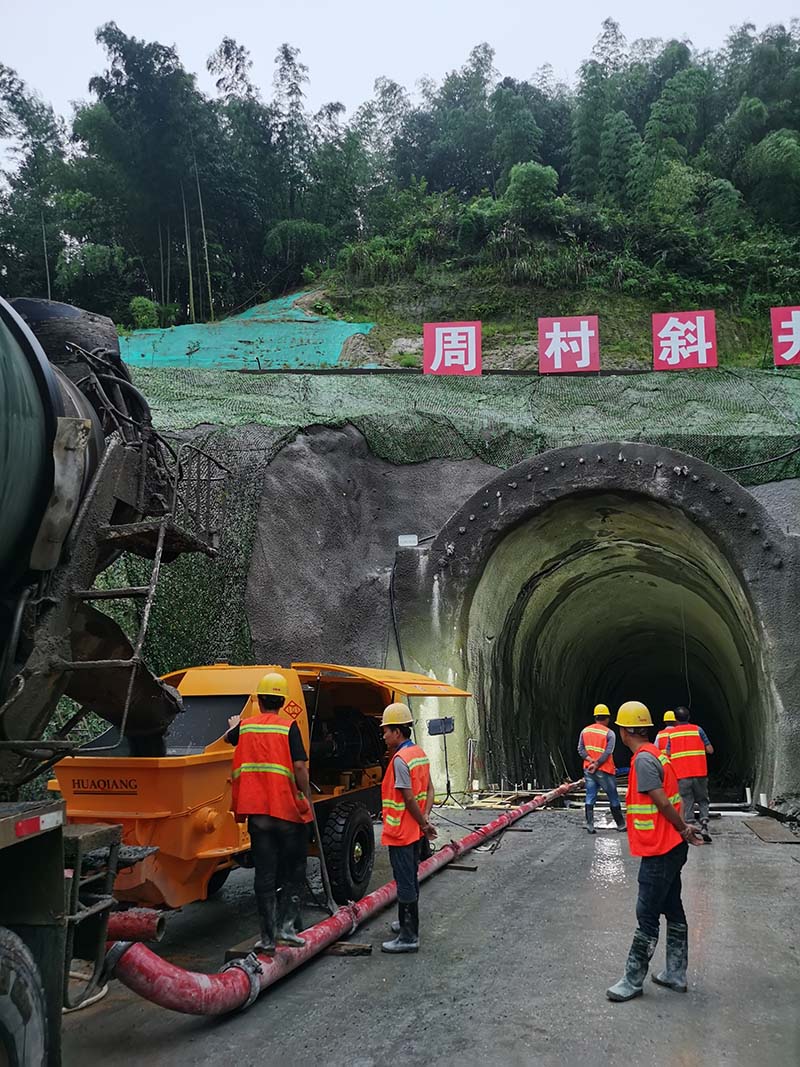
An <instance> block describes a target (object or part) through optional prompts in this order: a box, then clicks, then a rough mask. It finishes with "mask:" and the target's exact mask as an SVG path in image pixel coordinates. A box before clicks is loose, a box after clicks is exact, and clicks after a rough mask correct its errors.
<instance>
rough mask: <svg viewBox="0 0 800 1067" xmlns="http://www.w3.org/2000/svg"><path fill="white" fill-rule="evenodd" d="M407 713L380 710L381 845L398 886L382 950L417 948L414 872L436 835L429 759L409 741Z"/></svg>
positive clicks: (402, 707) (401, 707)
mask: <svg viewBox="0 0 800 1067" xmlns="http://www.w3.org/2000/svg"><path fill="white" fill-rule="evenodd" d="M413 721H414V720H413V716H412V715H411V709H410V708H409V707H408V706H407V705H406V704H390V705H389V706H388V707H387V708H386V709H385V710H384V712H383V718H382V720H381V727H382V729H383V740H384V741H385V742H386V747H387V749H388V750H389V764H388V766H387V768H386V774H385V775H384V776H383V783H382V785H381V801H382V810H383V833H382V834H381V844H383V845H388V846H389V860H390V862H391V864H392V873H393V874H394V877H395V881H396V882H397V916H398V919H397V923H393V924H392V929H393V930H394V931H395V932H396V934H397V937H395V938H394V939H393V940H392V941H384V943H383V944H382V945H381V949H382V950H383V951H384V952H417V951H418V950H419V880H418V878H417V868H418V867H419V862H420V848H421V844H422V840H423V838H425V837H428V838H434V837H436V829H435V827H434V826H433V825H432V824H431V823H430V822H429V821H428V816H429V815H430V811H431V808H432V807H433V799H434V792H433V784H432V782H431V772H430V766H429V762H428V757H427V756H426V755H425V753H424V752H423V751H422V749H421V748H420V747H419V745H415V744H414V743H413V741H412V740H411V723H412V722H413Z"/></svg>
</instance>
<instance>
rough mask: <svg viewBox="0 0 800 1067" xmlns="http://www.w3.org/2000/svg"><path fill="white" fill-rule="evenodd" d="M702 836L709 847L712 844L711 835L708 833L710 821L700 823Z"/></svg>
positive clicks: (705, 820)
mask: <svg viewBox="0 0 800 1067" xmlns="http://www.w3.org/2000/svg"><path fill="white" fill-rule="evenodd" d="M700 834H701V836H702V838H703V840H704V841H705V843H706V844H707V845H710V844H711V834H710V833H709V832H708V819H704V820H703V821H702V822H701V823H700Z"/></svg>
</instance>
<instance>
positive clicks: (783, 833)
mask: <svg viewBox="0 0 800 1067" xmlns="http://www.w3.org/2000/svg"><path fill="white" fill-rule="evenodd" d="M744 824H745V826H746V827H747V829H748V830H752V831H753V833H754V834H755V835H756V837H760V838H761V840H762V841H767V842H769V843H770V844H771V845H800V836H798V835H797V834H793V833H792V831H791V830H790V829H789V827H788V826H784V824H783V823H780V822H776V821H775V820H774V819H769V818H764V817H763V816H758V817H757V818H755V819H745V820H744Z"/></svg>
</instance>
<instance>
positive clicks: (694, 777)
mask: <svg viewBox="0 0 800 1067" xmlns="http://www.w3.org/2000/svg"><path fill="white" fill-rule="evenodd" d="M690 717H691V716H690V712H689V709H688V708H684V707H680V708H676V709H675V718H676V719H677V723H676V725H675V727H674V729H672V730H670V732H669V737H668V739H667V755H668V756H669V760H670V763H671V764H672V766H673V767H674V768H675V774H676V775H677V776H678V788H679V789H680V793H681V800H682V801H683V817H684V819H685V820H686V821H687V822H691V821H692V819H693V818H694V806H695V803H696V804H697V808H698V811H699V821H700V832H701V833H702V835H703V840H704V841H705V842H706V843H707V844H710V843H711V834H710V833H709V832H708V761H707V759H706V755H709V756H710V755H712V754H713V752H714V746H713V745H712V744H711V742H710V741H709V740H708V737H707V736H706V732H705V730H704V729H703V728H702V726H697V725H696V724H695V723H691V722H689V719H690Z"/></svg>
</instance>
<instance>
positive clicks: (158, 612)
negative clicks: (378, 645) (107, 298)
mask: <svg viewBox="0 0 800 1067" xmlns="http://www.w3.org/2000/svg"><path fill="white" fill-rule="evenodd" d="M134 380H135V382H136V384H137V385H138V386H139V388H141V389H142V390H143V391H144V393H145V395H146V396H147V397H148V399H149V401H150V403H151V404H152V407H153V413H154V418H155V423H156V426H157V427H158V428H159V429H160V430H161V431H162V432H167V433H168V432H170V431H173V432H177V431H181V432H182V435H185V434H186V433H187V432H188V431H191V432H190V434H189V435H190V436H191V437H192V439H193V440H194V441H195V443H196V444H198V445H200V446H201V447H204V448H206V449H207V450H208V451H210V452H212V453H213V454H214V455H215V456H216V457H217V458H218V459H220V460H221V461H222V462H223V463H225V464H226V465H227V466H228V467H229V468H230V469H231V471H232V472H233V476H232V479H231V486H230V493H229V504H228V517H227V521H226V524H225V529H224V531H223V540H222V546H221V551H220V556H219V558H218V560H217V561H216V562H211V561H208V560H206V559H204V558H202V557H195V556H186V557H183V558H181V559H179V560H177V561H176V562H175V563H173V564H171V565H170V566H169V567H166V568H165V569H164V571H163V572H162V574H163V577H162V585H161V586H160V590H159V596H158V598H157V600H156V605H155V611H154V618H153V621H152V623H151V628H150V638H149V644H148V648H147V653H148V659H149V662H150V664H151V666H152V667H153V668H154V669H155V670H157V671H159V672H160V673H163V672H166V671H167V670H171V669H174V668H177V667H180V666H186V665H187V664H189V663H197V662H213V661H214V660H215V659H217V658H228V657H229V658H230V659H231V661H236V660H239V661H247V660H248V659H249V658H250V655H251V649H250V634H249V629H248V624H247V619H246V617H245V613H244V594H245V587H246V581H247V573H248V568H249V565H250V557H251V552H252V550H253V544H254V537H253V531H254V528H255V522H256V515H257V508H258V502H259V498H260V487H261V479H262V476H263V471H264V468H265V467H266V466H267V464H268V463H269V462H270V460H271V459H272V457H273V456H274V455H275V454H276V453H277V452H278V451H279V450H280V448H281V447H282V446H283V444H284V443H285V442H286V441H287V440H291V439H292V438H293V437H294V435H295V434H296V433H297V432H298V431H300V430H302V429H303V428H305V427H308V426H312V425H325V426H333V427H335V426H343V425H345V424H347V423H351V424H353V425H354V426H356V427H357V428H358V429H359V430H360V431H361V432H362V433H363V434H364V437H365V438H366V440H367V442H368V444H369V447H370V449H371V450H372V452H373V453H374V454H375V455H377V456H379V457H380V458H382V459H384V460H386V461H389V462H391V463H395V464H403V463H418V462H422V461H424V460H429V459H443V458H449V459H468V458H472V457H479V458H480V459H483V460H484V461H485V462H487V463H489V464H492V465H495V466H498V467H508V466H512V465H513V464H515V463H518V462H520V461H521V460H523V459H525V458H526V457H528V456H532V455H534V454H536V453H539V452H543V451H545V450H547V449H550V448H557V447H561V446H566V445H574V444H580V443H581V442H592V441H603V440H633V441H635V440H646V441H649V442H651V443H654V444H663V445H667V446H670V447H673V448H677V449H680V450H682V451H684V452H687V453H688V454H690V455H694V456H697V457H698V458H700V459H703V460H706V461H707V462H709V463H712V464H714V465H715V466H717V467H720V468H723V469H724V468H731V467H739V466H742V465H747V464H752V463H757V462H759V461H761V460H765V459H768V458H770V457H772V456H777V455H780V454H781V453H783V452H788V451H789V450H791V449H792V448H794V447H796V446H797V445H798V443H800V429H798V428H799V427H800V374H797V373H794V372H791V371H787V370H782V371H781V372H771V371H756V370H736V371H725V370H717V371H703V372H700V373H696V374H688V373H682V374H675V373H672V374H635V375H615V376H608V377H597V378H570V377H568V376H563V377H557V376H546V377H538V376H536V377H527V376H525V377H523V376H516V375H514V376H511V375H496V376H485V377H483V378H472V379H458V378H449V379H446V378H429V377H424V376H422V375H421V374H414V373H408V374H388V373H381V372H376V373H374V374H363V375H349V374H330V375H310V374H309V375H302V374H300V375H297V374H292V375H282V374H264V375H251V374H235V373H226V372H223V371H200V370H186V369H178V368H174V369H171V370H145V369H139V370H135V371H134ZM798 476H800V454H796V455H794V456H792V457H790V458H788V459H785V460H781V461H779V462H775V463H769V464H764V465H762V466H756V467H752V468H750V469H748V470H743V471H740V472H737V473H736V474H735V475H734V477H736V478H737V479H738V480H739V481H740V482H742V483H743V484H745V485H753V484H759V483H761V482H767V481H775V480H779V479H782V478H792V477H798ZM287 491H291V486H287ZM119 566H122V567H123V568H125V570H126V571H127V578H126V579H125V581H124V582H123V584H130V585H138V584H142V583H143V582H144V581H145V580H146V577H145V573H144V567H146V565H144V567H143V565H142V562H141V561H140V560H136V559H135V558H131V559H126V560H124V561H123V562H122V563H120V564H119Z"/></svg>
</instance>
